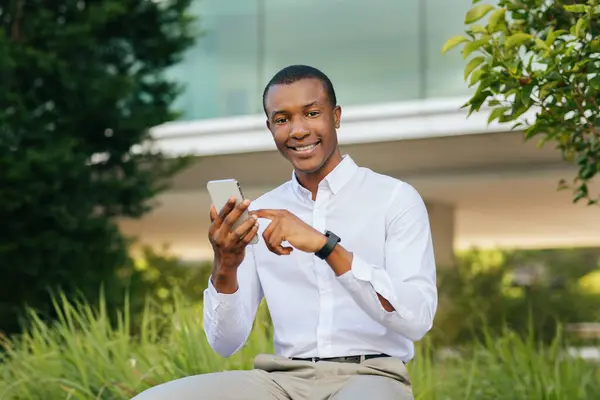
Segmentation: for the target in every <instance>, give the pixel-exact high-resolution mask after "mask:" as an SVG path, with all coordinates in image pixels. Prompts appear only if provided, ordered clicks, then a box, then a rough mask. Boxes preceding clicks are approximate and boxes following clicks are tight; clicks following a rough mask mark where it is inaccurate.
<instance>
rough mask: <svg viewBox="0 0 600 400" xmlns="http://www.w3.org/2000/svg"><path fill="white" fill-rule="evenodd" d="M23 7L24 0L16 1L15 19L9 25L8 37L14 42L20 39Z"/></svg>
mask: <svg viewBox="0 0 600 400" xmlns="http://www.w3.org/2000/svg"><path fill="white" fill-rule="evenodd" d="M24 8H25V0H19V2H17V11H16V13H15V19H14V20H13V23H12V25H11V27H10V38H11V39H12V40H13V41H15V42H20V41H21V21H22V20H23V9H24Z"/></svg>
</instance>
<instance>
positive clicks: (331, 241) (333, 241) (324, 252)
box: [315, 231, 341, 260]
mask: <svg viewBox="0 0 600 400" xmlns="http://www.w3.org/2000/svg"><path fill="white" fill-rule="evenodd" d="M325 236H327V243H325V246H323V247H322V248H321V250H319V251H317V252H316V253H315V255H316V256H317V257H319V258H320V259H321V260H324V259H326V258H327V257H329V255H330V254H331V252H332V251H333V249H334V248H335V246H336V245H337V244H338V243H339V242H341V239H340V238H339V236H337V235H336V234H335V233H333V232H330V231H325Z"/></svg>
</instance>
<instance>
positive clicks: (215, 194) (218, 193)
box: [206, 179, 258, 244]
mask: <svg viewBox="0 0 600 400" xmlns="http://www.w3.org/2000/svg"><path fill="white" fill-rule="evenodd" d="M206 189H207V190H208V194H209V195H210V198H211V200H212V203H213V204H214V206H215V208H216V209H217V212H219V211H221V209H222V208H223V207H224V206H225V204H227V201H228V200H229V199H230V198H231V197H235V205H236V206H237V205H238V204H240V203H241V202H242V201H244V199H245V198H244V193H243V192H242V188H241V186H240V184H239V182H238V181H237V180H235V179H221V180H216V181H209V182H208V183H207V184H206ZM248 218H252V217H251V216H250V214H249V213H248V210H246V211H244V213H243V214H242V215H241V216H240V217H239V218H238V220H237V221H235V223H234V224H233V227H232V228H231V229H232V231H233V230H236V229H237V228H238V227H239V226H240V225H241V224H243V223H244V222H245V221H246V220H247V219H248ZM256 243H258V234H256V235H255V236H254V238H252V241H251V242H250V244H256Z"/></svg>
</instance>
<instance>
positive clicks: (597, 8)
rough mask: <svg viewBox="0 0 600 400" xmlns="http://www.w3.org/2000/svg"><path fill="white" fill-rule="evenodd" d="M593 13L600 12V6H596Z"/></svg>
mask: <svg viewBox="0 0 600 400" xmlns="http://www.w3.org/2000/svg"><path fill="white" fill-rule="evenodd" d="M592 14H594V15H598V14H600V6H596V7H594V10H593V11H592Z"/></svg>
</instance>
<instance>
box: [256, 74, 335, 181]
mask: <svg viewBox="0 0 600 400" xmlns="http://www.w3.org/2000/svg"><path fill="white" fill-rule="evenodd" d="M265 109H266V112H267V127H268V128H269V130H270V131H271V133H272V134H273V139H274V140H275V144H276V145H277V149H278V150H279V152H280V153H281V154H282V155H283V156H284V157H285V158H287V159H288V160H290V162H291V163H292V165H293V166H294V169H295V170H296V171H298V172H302V173H305V174H311V173H314V172H317V171H319V170H320V169H321V168H322V167H323V166H324V165H325V163H326V162H327V160H328V159H329V157H330V156H331V154H333V152H334V151H335V150H336V149H337V145H338V142H337V132H336V129H337V128H339V126H340V117H341V113H342V110H341V109H340V107H339V106H336V107H333V106H332V105H331V104H330V102H329V99H328V97H327V92H326V91H325V88H324V86H323V84H322V83H321V81H319V80H317V79H301V80H299V81H297V82H294V83H291V84H288V85H275V86H272V87H271V88H270V89H269V91H268V93H267V96H266V98H265Z"/></svg>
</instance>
